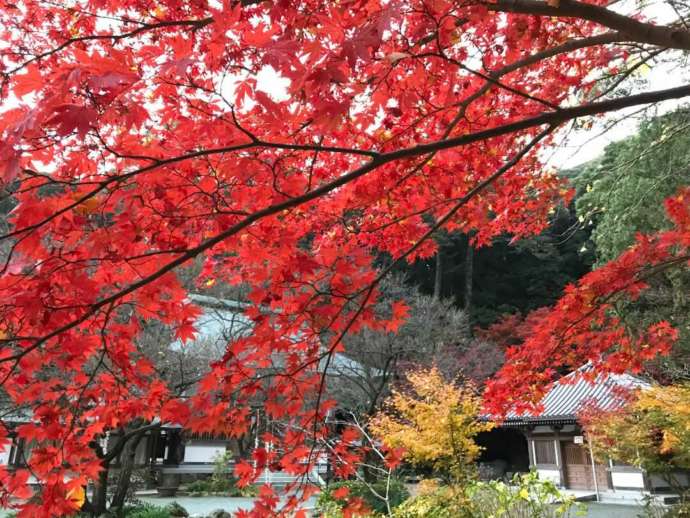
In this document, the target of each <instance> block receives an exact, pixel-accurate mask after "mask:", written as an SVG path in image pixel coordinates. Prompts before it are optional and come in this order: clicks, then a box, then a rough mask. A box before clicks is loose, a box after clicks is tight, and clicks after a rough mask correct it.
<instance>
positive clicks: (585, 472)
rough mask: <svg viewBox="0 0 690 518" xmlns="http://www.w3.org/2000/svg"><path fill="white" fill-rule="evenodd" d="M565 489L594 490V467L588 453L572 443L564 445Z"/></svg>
mask: <svg viewBox="0 0 690 518" xmlns="http://www.w3.org/2000/svg"><path fill="white" fill-rule="evenodd" d="M563 460H564V468H565V487H567V488H568V489H594V480H593V478H592V465H591V463H590V462H589V455H588V452H587V451H586V450H585V449H584V448H583V447H582V446H580V445H579V444H575V443H572V442H568V443H565V444H564V445H563Z"/></svg>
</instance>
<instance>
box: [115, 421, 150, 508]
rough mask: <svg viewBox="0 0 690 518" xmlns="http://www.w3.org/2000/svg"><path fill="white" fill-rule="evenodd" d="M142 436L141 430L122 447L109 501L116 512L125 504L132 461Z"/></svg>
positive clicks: (132, 468)
mask: <svg viewBox="0 0 690 518" xmlns="http://www.w3.org/2000/svg"><path fill="white" fill-rule="evenodd" d="M143 437H144V432H141V433H139V434H137V435H135V436H134V437H132V438H131V439H130V440H129V441H128V442H127V445H126V446H125V448H124V451H123V452H122V455H121V457H120V473H119V474H118V476H117V485H116V487H115V493H114V494H113V499H112V501H111V502H110V508H111V509H116V510H117V511H118V512H119V511H121V510H122V508H123V507H124V505H125V499H126V497H127V490H128V489H129V484H130V479H131V478H132V471H133V470H134V462H135V457H136V453H137V446H139V442H141V439H142V438H143Z"/></svg>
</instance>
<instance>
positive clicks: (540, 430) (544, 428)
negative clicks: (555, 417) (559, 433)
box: [533, 425, 553, 434]
mask: <svg viewBox="0 0 690 518" xmlns="http://www.w3.org/2000/svg"><path fill="white" fill-rule="evenodd" d="M533 433H550V434H552V433H553V430H552V429H551V427H550V426H546V425H538V426H535V427H534V430H533Z"/></svg>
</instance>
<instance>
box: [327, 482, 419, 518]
mask: <svg viewBox="0 0 690 518" xmlns="http://www.w3.org/2000/svg"><path fill="white" fill-rule="evenodd" d="M369 486H370V487H371V489H370V487H369ZM369 486H368V485H367V484H365V483H364V482H360V481H358V480H348V481H343V482H335V483H333V484H330V485H329V486H328V487H326V488H324V489H323V490H322V491H321V494H320V495H319V498H318V500H317V502H316V508H317V510H318V512H320V513H321V516H323V517H324V518H339V517H340V516H342V513H341V512H340V511H341V509H342V508H343V507H344V506H345V503H346V499H337V498H335V497H334V496H333V492H334V491H335V490H337V489H340V488H342V487H347V489H348V490H349V492H348V497H347V498H352V497H358V498H361V499H362V500H364V502H365V503H366V505H367V507H368V508H369V509H371V510H372V512H373V516H376V515H381V514H387V513H388V510H387V506H386V502H385V501H384V500H383V499H381V498H379V497H377V496H376V494H374V492H373V491H375V492H376V493H378V494H379V495H382V496H383V495H385V494H386V486H387V482H386V480H379V481H376V482H373V483H371V484H369ZM372 489H373V491H372ZM409 496H410V494H409V492H408V491H407V488H406V487H405V484H403V482H402V481H401V480H398V479H391V481H390V486H388V501H389V502H390V506H391V509H394V508H396V507H398V506H399V505H400V504H402V503H403V502H404V501H405V499H407V498H409Z"/></svg>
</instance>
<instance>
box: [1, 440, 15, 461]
mask: <svg viewBox="0 0 690 518" xmlns="http://www.w3.org/2000/svg"><path fill="white" fill-rule="evenodd" d="M11 448H12V446H11V445H9V444H8V445H7V447H6V448H5V449H4V450H2V451H0V465H3V466H5V465H7V462H8V461H9V460H10V449H11Z"/></svg>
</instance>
